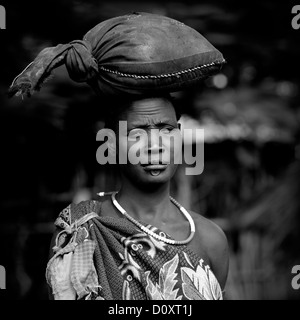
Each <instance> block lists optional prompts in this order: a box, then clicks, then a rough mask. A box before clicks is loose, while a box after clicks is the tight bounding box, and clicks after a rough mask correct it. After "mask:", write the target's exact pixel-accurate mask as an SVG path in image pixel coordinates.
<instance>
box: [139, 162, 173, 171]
mask: <svg viewBox="0 0 300 320" xmlns="http://www.w3.org/2000/svg"><path fill="white" fill-rule="evenodd" d="M167 166H168V165H167V164H148V165H143V168H144V170H146V171H152V170H165V169H166V168H167Z"/></svg>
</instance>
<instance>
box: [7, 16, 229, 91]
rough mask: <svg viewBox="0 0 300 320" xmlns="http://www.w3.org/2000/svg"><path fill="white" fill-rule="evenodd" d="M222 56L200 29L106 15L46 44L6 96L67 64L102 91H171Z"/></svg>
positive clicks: (214, 67) (32, 87) (33, 86)
mask: <svg viewBox="0 0 300 320" xmlns="http://www.w3.org/2000/svg"><path fill="white" fill-rule="evenodd" d="M224 63H225V60H224V58H223V55H222V54H221V52H220V51H219V50H217V49H216V48H215V47H214V46H213V45H212V44H211V43H210V42H209V41H208V40H206V39H205V38H204V37H203V36H202V35H201V34H200V33H199V32H197V31H196V30H194V29H193V28H191V27H188V26H186V25H185V24H183V23H181V22H179V21H177V20H174V19H171V18H168V17H165V16H161V15H156V14H149V13H132V14H128V15H124V16H119V17H115V18H112V19H108V20H105V21H103V22H101V23H99V24H98V25H96V26H95V27H94V28H92V29H91V30H90V31H89V32H88V33H87V34H86V35H85V36H84V38H83V40H76V41H72V42H70V43H68V44H59V45H58V46H56V47H50V48H45V49H44V50H42V51H41V52H40V54H39V55H38V56H37V57H36V59H35V60H34V61H33V62H32V63H30V64H29V65H28V66H27V67H26V68H25V70H24V71H23V72H22V73H21V74H20V75H18V76H17V77H16V78H15V79H14V81H13V83H12V85H11V87H10V89H9V95H10V96H13V95H20V94H26V95H27V96H30V95H32V94H33V93H34V92H35V91H37V90H39V89H40V88H41V86H42V84H43V82H44V81H45V79H46V78H47V77H48V76H49V75H50V74H51V72H52V70H53V69H55V68H57V67H59V66H61V65H63V64H65V65H66V68H67V70H68V73H69V76H70V78H71V79H73V80H75V81H77V82H86V83H88V84H89V85H90V86H91V87H92V88H93V89H94V90H95V91H96V92H97V93H99V94H104V95H118V94H121V95H122V94H138V95H145V94H151V93H153V92H157V93H159V92H162V93H163V92H169V93H170V92H175V91H180V90H183V89H185V88H187V87H190V86H191V85H194V84H197V83H198V82H199V81H202V80H204V79H205V78H207V77H209V76H211V75H213V74H215V73H217V72H218V71H219V70H220V69H221V67H222V65H223V64H224Z"/></svg>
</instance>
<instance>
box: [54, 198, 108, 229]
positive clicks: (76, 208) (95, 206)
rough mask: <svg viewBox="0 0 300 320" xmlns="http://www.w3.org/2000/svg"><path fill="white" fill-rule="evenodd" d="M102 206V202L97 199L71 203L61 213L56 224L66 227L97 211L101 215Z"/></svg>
mask: <svg viewBox="0 0 300 320" xmlns="http://www.w3.org/2000/svg"><path fill="white" fill-rule="evenodd" d="M101 206H102V202H100V201H97V200H85V201H81V202H79V203H70V204H69V205H68V206H67V207H65V208H64V209H63V210H62V211H61V212H60V213H59V215H58V217H57V219H56V220H55V225H56V226H57V227H61V228H65V227H66V226H70V225H71V224H72V223H74V222H75V221H76V220H79V219H80V218H82V217H83V216H85V215H87V214H90V213H96V214H98V215H100V212H101Z"/></svg>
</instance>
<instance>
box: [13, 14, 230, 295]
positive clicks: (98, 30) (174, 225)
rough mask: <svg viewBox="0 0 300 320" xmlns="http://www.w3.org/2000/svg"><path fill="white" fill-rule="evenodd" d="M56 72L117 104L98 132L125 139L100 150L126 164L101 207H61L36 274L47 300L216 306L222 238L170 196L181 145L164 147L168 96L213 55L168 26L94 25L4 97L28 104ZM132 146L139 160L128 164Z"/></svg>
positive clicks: (203, 70) (158, 20) (193, 37)
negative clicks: (42, 274)
mask: <svg viewBox="0 0 300 320" xmlns="http://www.w3.org/2000/svg"><path fill="white" fill-rule="evenodd" d="M63 63H64V64H66V66H67V69H68V71H69V74H70V77H71V78H72V79H74V80H76V81H85V82H87V83H88V84H90V85H91V87H92V88H93V89H94V90H95V91H96V93H97V94H99V95H100V96H101V95H103V94H105V95H108V96H112V97H115V96H117V97H118V101H122V103H120V104H119V103H117V104H114V105H113V106H112V108H113V117H112V118H110V119H109V121H107V125H108V124H109V127H110V128H112V129H114V130H115V131H117V128H116V125H117V124H120V123H126V126H127V132H126V133H125V134H123V135H122V134H119V135H117V136H118V138H117V139H116V141H115V142H111V141H110V142H109V143H108V148H109V152H111V153H115V154H117V155H119V153H120V152H122V153H123V154H126V160H128V161H126V163H121V162H120V163H119V164H118V165H119V168H120V172H121V177H122V181H121V182H122V183H121V189H120V190H119V191H118V192H113V193H109V194H105V193H101V195H104V196H105V195H108V196H109V198H107V199H106V200H104V201H101V202H100V201H85V202H81V203H80V204H77V205H75V204H71V205H70V206H68V207H67V208H66V209H65V210H63V211H62V212H61V213H60V215H59V217H58V219H57V220H56V222H55V225H56V227H57V231H56V233H55V234H54V236H53V246H52V249H51V258H50V260H49V262H48V266H47V272H46V276H47V281H48V284H49V285H50V287H51V288H52V296H53V297H54V298H55V299H115V300H119V299H124V300H128V299H138V300H140V299H153V300H156V299H164V300H174V299H222V297H223V295H222V291H223V290H224V287H225V283H226V278H227V273H228V247H227V241H226V237H225V235H224V233H223V231H222V230H221V229H220V228H219V227H218V226H216V225H215V224H214V223H213V222H211V221H209V220H207V219H205V218H204V217H202V216H201V215H200V214H198V213H194V212H191V211H188V210H186V209H185V208H183V207H182V206H181V205H180V204H178V203H177V202H176V200H174V199H173V198H172V197H170V180H171V178H172V176H173V175H174V173H175V171H176V167H177V164H176V161H174V159H176V158H177V156H178V153H180V152H181V143H182V142H181V141H180V140H178V139H177V140H176V139H174V140H171V139H169V137H170V135H176V134H178V133H179V126H178V123H177V121H178V112H177V110H176V109H175V107H174V105H173V103H172V99H170V96H169V93H170V92H172V91H177V90H182V89H184V88H187V87H189V86H191V85H193V84H197V83H198V82H199V81H202V80H203V79H204V78H206V77H208V76H210V75H211V74H213V73H215V72H217V71H218V70H219V69H220V67H221V66H222V64H223V63H224V59H223V57H222V55H221V53H220V52H219V51H218V50H217V49H215V48H214V47H213V46H212V45H211V44H210V43H209V42H208V41H207V40H206V39H205V38H204V37H202V36H201V35H200V34H199V33H198V32H196V31H195V30H193V29H191V28H189V27H187V26H185V25H184V24H182V23H180V22H178V21H176V20H173V19H170V18H166V17H162V16H158V15H152V14H146V13H142V14H141V13H135V14H131V15H126V16H121V17H116V18H113V19H109V20H107V21H104V22H102V23H100V24H99V25H97V26H96V27H95V28H93V29H92V30H91V31H89V32H88V33H87V34H86V35H85V37H84V39H83V41H73V42H71V43H70V44H67V45H58V46H57V47H54V48H46V49H44V50H43V51H42V52H41V53H40V54H39V56H38V57H37V58H36V60H35V61H34V62H33V63H32V64H30V65H29V66H28V67H27V68H26V69H25V70H24V71H23V72H22V74H21V75H19V76H18V77H17V78H16V79H15V80H14V81H13V84H12V86H11V89H10V92H11V94H12V95H13V94H24V93H25V94H27V95H31V94H32V93H33V92H34V91H36V90H38V89H39V88H40V87H41V84H42V83H43V81H44V80H45V78H46V77H47V76H48V75H49V74H50V73H51V71H52V70H53V69H54V68H55V67H57V66H59V65H61V64H63ZM171 141H173V142H172V143H171ZM134 144H136V146H138V153H139V157H138V161H137V162H136V161H135V162H134V163H133V162H132V161H130V157H129V156H128V155H129V154H130V150H131V148H132V147H133V145H134ZM117 159H118V157H117ZM166 159H167V160H166ZM131 160H132V159H131Z"/></svg>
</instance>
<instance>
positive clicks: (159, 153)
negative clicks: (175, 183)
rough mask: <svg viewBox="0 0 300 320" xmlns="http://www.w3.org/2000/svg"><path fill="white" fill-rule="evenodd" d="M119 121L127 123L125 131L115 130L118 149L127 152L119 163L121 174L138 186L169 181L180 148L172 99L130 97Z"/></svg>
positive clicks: (174, 168)
mask: <svg viewBox="0 0 300 320" xmlns="http://www.w3.org/2000/svg"><path fill="white" fill-rule="evenodd" d="M120 121H126V124H127V134H120V133H119V139H118V144H119V146H118V148H119V152H122V153H123V154H124V153H125V152H127V155H128V156H127V164H120V169H121V172H122V174H123V175H124V176H125V177H126V178H127V179H128V180H129V181H130V182H131V183H133V184H135V185H139V186H145V185H149V184H151V185H154V184H164V183H167V182H169V181H170V179H171V178H172V176H173V175H174V173H175V171H176V167H177V164H178V163H179V162H178V159H180V155H181V150H182V139H181V133H180V130H179V127H178V123H177V119H176V113H175V109H174V107H173V105H172V103H171V102H170V101H169V100H168V99H166V98H145V99H141V100H137V101H134V102H133V103H132V104H131V105H130V107H129V108H128V109H126V111H125V112H123V113H122V114H121V116H120ZM123 124H124V122H123ZM174 159H177V160H176V161H174ZM174 162H175V163H174ZM176 163H177V164H176Z"/></svg>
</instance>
